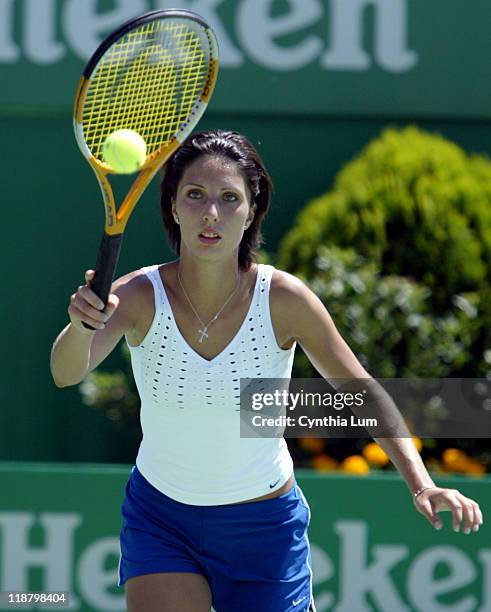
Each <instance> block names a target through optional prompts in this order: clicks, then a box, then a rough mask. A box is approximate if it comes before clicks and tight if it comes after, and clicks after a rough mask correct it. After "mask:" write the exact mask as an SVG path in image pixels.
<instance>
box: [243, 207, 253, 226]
mask: <svg viewBox="0 0 491 612" xmlns="http://www.w3.org/2000/svg"><path fill="white" fill-rule="evenodd" d="M255 213H256V205H255V204H252V206H251V207H250V208H249V214H248V215H247V219H246V222H245V223H244V227H245V229H247V228H248V227H249V226H250V224H251V223H252V222H253V220H254V215H255Z"/></svg>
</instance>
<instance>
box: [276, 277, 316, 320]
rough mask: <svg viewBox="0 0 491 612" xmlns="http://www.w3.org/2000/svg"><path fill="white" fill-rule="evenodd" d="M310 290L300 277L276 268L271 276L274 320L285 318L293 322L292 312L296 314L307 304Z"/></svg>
mask: <svg viewBox="0 0 491 612" xmlns="http://www.w3.org/2000/svg"><path fill="white" fill-rule="evenodd" d="M309 293H311V291H310V289H309V288H308V287H307V286H306V285H305V283H304V282H303V281H302V280H301V279H299V278H298V277H296V276H294V275H293V274H290V273H289V272H285V271H284V270H279V269H278V268H275V269H274V270H273V274H272V276H271V289H270V297H269V305H270V310H271V314H272V316H273V317H274V318H276V319H279V318H283V317H285V318H286V319H287V320H291V316H292V312H296V311H297V309H298V308H301V307H302V305H303V304H305V300H307V299H308V297H309Z"/></svg>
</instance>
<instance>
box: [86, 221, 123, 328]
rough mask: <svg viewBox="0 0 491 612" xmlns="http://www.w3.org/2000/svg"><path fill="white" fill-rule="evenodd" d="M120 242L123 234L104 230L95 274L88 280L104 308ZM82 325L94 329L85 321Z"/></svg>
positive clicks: (112, 278)
mask: <svg viewBox="0 0 491 612" xmlns="http://www.w3.org/2000/svg"><path fill="white" fill-rule="evenodd" d="M122 242H123V234H114V235H109V234H106V232H104V234H103V236H102V240H101V243H100V245H99V252H98V254H97V262H96V265H95V274H94V278H93V279H92V281H91V282H90V288H91V289H92V291H93V292H94V293H95V294H96V295H97V297H99V298H101V300H102V301H103V302H104V308H105V307H106V305H107V300H108V298H109V293H110V292H111V285H112V282H113V280H114V275H115V273H116V266H117V265H118V259H119V252H120V251H121V243H122ZM84 327H87V329H94V328H93V327H92V326H91V325H88V324H87V323H84Z"/></svg>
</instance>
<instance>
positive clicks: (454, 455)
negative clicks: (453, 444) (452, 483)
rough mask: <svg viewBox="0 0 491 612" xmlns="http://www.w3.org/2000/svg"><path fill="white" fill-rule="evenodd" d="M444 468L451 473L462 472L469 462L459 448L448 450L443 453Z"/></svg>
mask: <svg viewBox="0 0 491 612" xmlns="http://www.w3.org/2000/svg"><path fill="white" fill-rule="evenodd" d="M442 459H443V467H444V468H445V469H446V470H447V471H449V472H462V471H464V469H465V464H466V462H467V461H468V457H467V455H466V454H465V453H464V451H461V450H460V449H458V448H446V449H445V450H444V451H443V453H442Z"/></svg>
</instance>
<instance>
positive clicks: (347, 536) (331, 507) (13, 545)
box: [0, 463, 491, 612]
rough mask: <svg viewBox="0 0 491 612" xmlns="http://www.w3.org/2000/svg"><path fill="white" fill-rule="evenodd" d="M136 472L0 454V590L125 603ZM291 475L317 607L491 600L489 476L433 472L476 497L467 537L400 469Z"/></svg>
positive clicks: (397, 609) (479, 608)
mask: <svg viewBox="0 0 491 612" xmlns="http://www.w3.org/2000/svg"><path fill="white" fill-rule="evenodd" d="M129 472H130V466H128V465H127V466H114V467H108V466H103V465H86V466H81V465H78V466H77V465H70V466H69V465H62V464H59V465H49V464H45V465H33V464H27V463H25V464H16V465H15V464H9V465H6V464H0V591H5V590H7V589H11V590H17V591H26V590H38V591H41V590H43V591H71V592H72V604H73V605H72V607H71V608H70V609H72V610H80V611H83V612H92V611H94V612H97V611H100V612H109V610H124V609H125V607H124V600H123V598H124V592H123V589H122V588H119V587H117V586H116V585H117V568H118V562H119V541H118V536H119V528H120V506H121V502H122V499H123V494H124V486H125V483H126V481H127V479H128V477H129ZM296 475H297V480H298V482H299V484H300V486H301V488H302V489H303V491H304V493H305V496H306V498H307V500H308V502H309V505H310V507H311V511H312V518H311V523H310V527H309V537H310V542H311V546H312V565H313V584H314V594H315V597H316V604H317V610H318V612H326V611H327V610H335V612H370V611H376V612H457V611H458V612H488V611H489V610H490V609H491V546H490V542H491V538H490V530H489V526H488V525H487V520H488V513H489V510H490V508H491V487H490V484H491V480H489V479H482V480H475V481H473V480H472V479H464V478H453V479H449V478H447V479H441V480H440V479H438V481H437V482H438V484H439V485H441V486H448V487H454V488H458V489H459V490H460V491H462V493H463V494H464V495H467V496H469V497H472V498H474V499H476V500H477V502H478V503H479V505H480V506H481V509H482V511H483V514H484V524H483V526H482V527H481V529H480V531H479V532H478V533H471V534H470V535H468V536H467V535H464V534H463V533H462V532H460V533H454V532H453V531H452V529H451V524H450V518H451V517H450V513H448V512H445V513H442V514H441V517H442V519H443V522H444V528H443V529H442V530H441V531H435V529H434V528H433V527H432V526H431V525H430V524H429V523H428V521H427V520H426V519H425V518H424V517H423V516H422V515H420V514H419V513H418V512H417V511H416V510H415V509H414V508H413V503H412V500H411V497H410V494H409V492H408V490H407V488H406V486H405V484H404V482H403V481H402V480H401V479H400V478H399V477H397V476H395V475H388V474H382V475H379V476H365V477H356V476H351V477H350V476H343V475H324V476H321V475H316V474H314V473H311V472H308V471H303V470H297V473H296ZM0 609H1V610H3V609H5V608H2V607H0ZM25 609H33V608H25ZM59 609H61V608H59ZM65 609H66V608H65ZM251 612H252V611H251Z"/></svg>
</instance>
